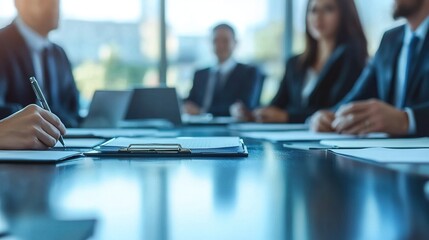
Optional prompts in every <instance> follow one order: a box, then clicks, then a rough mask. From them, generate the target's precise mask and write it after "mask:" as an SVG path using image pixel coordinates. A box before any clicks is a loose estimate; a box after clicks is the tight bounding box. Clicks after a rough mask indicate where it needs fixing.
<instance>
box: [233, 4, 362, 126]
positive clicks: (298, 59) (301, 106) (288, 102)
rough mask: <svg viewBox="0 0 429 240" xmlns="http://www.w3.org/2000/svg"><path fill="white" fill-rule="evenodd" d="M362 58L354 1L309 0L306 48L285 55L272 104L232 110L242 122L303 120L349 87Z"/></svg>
mask: <svg viewBox="0 0 429 240" xmlns="http://www.w3.org/2000/svg"><path fill="white" fill-rule="evenodd" d="M367 58H368V51H367V40H366V37H365V34H364V31H363V28H362V25H361V22H360V20H359V15H358V12H357V9H356V6H355V3H354V1H353V0H309V1H308V5H307V12H306V48H305V50H304V52H303V53H302V54H300V55H297V56H294V57H292V58H290V59H289V60H288V62H287V64H286V71H285V75H284V77H283V80H282V82H281V85H280V88H279V90H278V92H277V94H276V96H275V97H274V99H273V100H272V102H271V104H270V105H269V106H267V107H264V108H260V109H257V110H255V111H251V110H250V109H248V108H246V106H245V105H243V104H241V103H237V104H235V105H233V106H232V107H231V114H232V115H233V116H234V117H236V118H237V119H239V120H242V121H256V122H263V123H267V122H270V123H303V122H305V121H306V119H307V118H308V117H309V116H311V115H312V114H313V113H314V112H316V111H318V110H320V109H325V108H329V107H332V106H334V105H335V104H337V103H338V102H339V101H340V100H341V99H342V98H343V97H344V96H345V95H346V94H347V93H348V92H349V91H350V90H351V89H352V87H353V86H354V84H355V82H356V80H357V79H358V77H359V75H360V74H361V72H362V70H363V68H364V67H365V65H366V62H367Z"/></svg>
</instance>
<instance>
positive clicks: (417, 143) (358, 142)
mask: <svg viewBox="0 0 429 240" xmlns="http://www.w3.org/2000/svg"><path fill="white" fill-rule="evenodd" d="M320 144H322V145H325V146H328V147H332V148H429V138H404V139H354V140H323V141H320Z"/></svg>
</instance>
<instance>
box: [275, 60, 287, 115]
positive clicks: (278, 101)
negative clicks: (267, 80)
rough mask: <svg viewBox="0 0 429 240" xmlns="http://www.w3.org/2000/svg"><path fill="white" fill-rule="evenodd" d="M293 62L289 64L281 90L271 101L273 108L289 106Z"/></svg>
mask: <svg viewBox="0 0 429 240" xmlns="http://www.w3.org/2000/svg"><path fill="white" fill-rule="evenodd" d="M291 67H292V66H291V61H290V60H289V62H288V64H287V65H286V69H285V73H284V75H283V79H282V82H281V83H280V87H279V90H278V91H277V94H276V96H275V97H274V98H273V100H272V101H271V104H270V105H271V106H274V107H278V108H281V109H285V110H286V108H287V106H288V105H289V102H290V100H289V97H290V96H289V95H288V88H289V77H290V76H289V74H288V73H289V72H290V71H291Z"/></svg>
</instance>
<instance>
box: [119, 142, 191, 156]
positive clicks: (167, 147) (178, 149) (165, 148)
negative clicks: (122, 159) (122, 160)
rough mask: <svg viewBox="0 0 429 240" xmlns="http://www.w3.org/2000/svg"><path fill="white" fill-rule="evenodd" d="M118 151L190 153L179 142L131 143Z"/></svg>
mask: <svg viewBox="0 0 429 240" xmlns="http://www.w3.org/2000/svg"><path fill="white" fill-rule="evenodd" d="M119 152H125V153H144V154H183V153H185V154H190V153H191V150H190V149H186V148H182V145H180V144H131V145H130V146H128V147H127V148H122V149H120V150H119Z"/></svg>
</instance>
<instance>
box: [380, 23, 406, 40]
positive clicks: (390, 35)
mask: <svg viewBox="0 0 429 240" xmlns="http://www.w3.org/2000/svg"><path fill="white" fill-rule="evenodd" d="M404 32H405V25H400V26H397V27H394V28H392V29H389V30H387V31H386V32H385V33H384V34H383V38H382V40H381V41H382V42H384V41H391V40H393V39H397V38H402V36H403V34H404Z"/></svg>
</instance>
